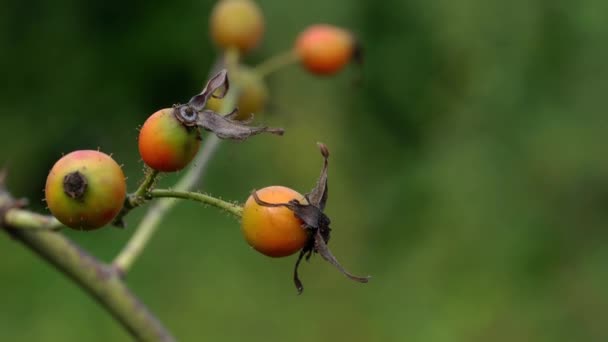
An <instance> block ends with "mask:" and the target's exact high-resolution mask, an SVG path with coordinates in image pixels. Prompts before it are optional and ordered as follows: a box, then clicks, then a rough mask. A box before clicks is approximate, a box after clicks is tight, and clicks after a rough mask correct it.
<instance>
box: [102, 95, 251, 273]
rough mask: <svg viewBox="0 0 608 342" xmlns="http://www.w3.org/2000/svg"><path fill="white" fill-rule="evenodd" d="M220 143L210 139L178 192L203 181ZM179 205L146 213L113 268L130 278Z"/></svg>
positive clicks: (161, 204)
mask: <svg viewBox="0 0 608 342" xmlns="http://www.w3.org/2000/svg"><path fill="white" fill-rule="evenodd" d="M239 93H240V89H239V87H238V85H236V86H235V87H233V88H232V89H231V90H230V91H229V92H228V94H227V95H226V97H225V98H224V101H223V102H222V108H221V112H222V113H227V112H230V111H231V110H232V109H233V108H234V107H235V106H236V102H237V98H238V94H239ZM219 145H220V139H219V138H218V137H217V136H216V135H209V136H207V141H206V142H205V145H204V147H203V149H202V150H201V151H200V152H199V153H198V155H197V156H196V157H195V158H194V160H193V161H192V165H193V166H192V167H191V168H190V170H188V172H187V173H186V174H185V175H184V176H183V177H182V178H181V179H180V181H179V182H178V183H177V184H176V185H175V187H174V189H175V190H177V191H189V190H192V189H193V188H195V187H196V186H197V184H198V182H199V180H200V179H201V178H202V177H203V175H204V171H205V170H206V168H207V166H208V165H209V161H210V160H211V158H212V157H213V155H214V154H215V152H216V151H217V149H218V147H219ZM175 204H176V200H175V199H174V198H163V199H160V200H159V201H157V202H156V203H154V204H153V205H152V206H150V208H149V209H148V211H147V212H146V214H145V216H144V218H143V219H142V221H141V223H140V224H139V226H138V227H137V229H136V231H135V233H134V234H133V236H132V237H131V239H130V240H129V241H128V242H127V244H126V245H125V247H124V248H123V249H122V251H120V253H119V254H118V256H116V258H115V259H114V262H113V265H114V266H115V267H116V268H118V269H119V270H121V272H122V273H123V274H126V273H127V272H128V271H129V269H130V268H131V266H133V263H134V262H135V260H136V259H137V258H138V257H139V255H140V254H141V253H142V252H143V250H144V248H145V247H146V245H147V244H148V243H149V241H150V239H151V238H152V236H153V235H154V233H155V232H156V230H157V229H158V226H159V224H160V222H161V221H162V219H163V218H164V217H165V215H166V214H167V213H168V212H169V211H170V210H171V209H173V207H174V206H175Z"/></svg>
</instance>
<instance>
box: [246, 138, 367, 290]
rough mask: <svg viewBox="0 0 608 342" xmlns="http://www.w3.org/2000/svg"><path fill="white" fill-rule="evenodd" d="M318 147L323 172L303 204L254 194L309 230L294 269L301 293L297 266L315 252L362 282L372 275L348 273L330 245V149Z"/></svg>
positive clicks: (301, 285)
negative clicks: (327, 212)
mask: <svg viewBox="0 0 608 342" xmlns="http://www.w3.org/2000/svg"><path fill="white" fill-rule="evenodd" d="M318 146H319V149H320V150H321V155H322V156H323V159H324V162H323V168H322V169H321V175H320V176H319V179H318V181H317V185H316V187H315V188H314V189H313V190H312V191H311V192H310V193H309V194H307V195H305V198H306V203H301V202H300V201H299V200H297V199H292V200H291V201H289V202H287V203H269V202H266V201H263V200H261V199H260V198H259V197H258V195H257V193H256V191H255V190H254V191H253V192H252V193H251V195H252V197H253V199H254V200H255V201H256V203H257V204H258V205H260V206H264V207H271V208H276V207H285V208H288V209H289V210H291V211H292V212H293V213H294V215H295V216H296V217H297V218H299V219H300V220H301V221H302V228H303V229H305V230H307V231H309V232H310V235H309V240H308V242H307V243H306V245H305V246H304V248H302V250H301V251H300V254H299V255H298V259H297V260H296V263H295V266H294V271H293V281H294V284H295V286H296V289H297V290H298V294H299V293H302V291H303V290H304V285H303V284H302V281H301V280H300V277H299V275H298V268H299V266H300V263H301V261H302V259H303V258H306V260H307V261H308V260H309V259H310V257H311V256H312V254H313V253H318V254H320V255H321V257H323V259H325V260H326V261H327V262H329V263H330V264H332V265H333V266H334V267H336V268H337V269H338V270H339V271H340V272H341V273H342V274H344V275H345V276H346V277H348V278H349V279H352V280H354V281H358V282H360V283H367V282H368V281H369V276H368V277H359V276H356V275H353V274H352V273H350V272H348V271H347V270H346V269H345V268H344V267H342V265H341V264H340V263H339V262H338V260H337V259H336V257H335V256H334V255H333V254H332V253H331V250H330V249H329V247H328V246H327V243H328V242H329V238H330V232H331V228H330V227H329V225H330V223H331V220H330V219H329V217H327V215H325V213H324V212H323V209H324V208H325V204H326V202H327V197H328V191H327V168H328V158H329V150H328V149H327V146H325V145H324V144H322V143H319V144H318Z"/></svg>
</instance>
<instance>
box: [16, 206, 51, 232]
mask: <svg viewBox="0 0 608 342" xmlns="http://www.w3.org/2000/svg"><path fill="white" fill-rule="evenodd" d="M4 221H5V222H6V223H7V224H8V225H10V226H11V227H13V228H14V229H24V230H33V231H41V230H59V229H61V227H63V225H62V224H61V222H59V221H58V220H57V219H56V218H54V217H53V216H46V215H40V214H36V213H33V212H31V211H27V210H23V209H10V210H8V211H7V212H6V214H5V215H4Z"/></svg>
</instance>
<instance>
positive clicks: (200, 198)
mask: <svg viewBox="0 0 608 342" xmlns="http://www.w3.org/2000/svg"><path fill="white" fill-rule="evenodd" d="M149 195H150V197H152V198H165V197H170V198H182V199H189V200H193V201H197V202H201V203H203V204H208V205H211V206H214V207H216V208H219V209H222V210H224V211H226V212H228V213H230V214H232V215H234V216H236V217H237V218H240V217H241V216H242V215H243V208H242V207H241V206H239V205H238V204H234V203H230V202H226V201H224V200H221V199H219V198H216V197H213V196H209V195H205V194H202V193H199V192H191V191H179V190H165V189H156V190H152V191H150V193H149Z"/></svg>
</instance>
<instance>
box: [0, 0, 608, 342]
mask: <svg viewBox="0 0 608 342" xmlns="http://www.w3.org/2000/svg"><path fill="white" fill-rule="evenodd" d="M259 3H260V6H261V7H262V8H263V10H264V12H265V14H266V19H267V34H266V36H265V39H264V42H263V44H262V46H260V48H259V49H257V50H256V51H255V52H254V53H253V54H252V55H250V56H248V57H247V59H246V61H247V63H250V64H252V65H255V64H257V63H259V62H261V61H263V60H264V59H265V58H267V57H268V56H271V55H273V54H275V53H278V52H281V51H283V50H285V49H287V48H289V47H290V46H292V44H293V40H294V37H295V36H296V35H297V33H298V32H299V31H300V30H302V29H303V28H304V27H306V26H307V25H309V24H311V23H317V22H329V23H334V24H337V25H341V26H345V27H349V28H351V29H352V30H353V31H355V32H357V34H358V36H359V37H360V40H361V41H362V43H363V45H364V46H365V52H366V64H365V65H364V67H363V69H362V72H363V80H362V82H361V83H360V84H359V85H353V80H355V79H356V78H357V77H358V75H359V73H358V71H357V69H356V68H349V69H348V70H346V71H344V72H342V73H341V74H340V75H338V76H337V77H332V78H317V77H314V76H311V75H309V74H307V73H306V72H305V71H303V70H302V69H301V68H299V67H298V66H293V67H290V68H287V69H285V70H284V71H281V72H280V73H278V74H276V75H273V76H272V77H271V78H270V79H269V80H268V82H269V86H270V88H271V91H272V105H271V108H270V110H269V111H268V113H264V114H263V115H260V116H258V118H259V119H260V120H262V121H264V122H265V123H269V124H273V125H277V126H282V127H285V128H286V129H287V134H286V135H285V136H284V137H283V138H277V137H274V136H259V137H255V138H252V139H250V140H249V141H247V142H245V143H233V142H227V143H225V144H223V145H222V146H221V148H220V150H219V152H218V154H217V155H216V158H215V159H214V161H213V163H212V164H211V166H210V168H209V172H208V174H207V176H206V177H205V179H204V182H203V185H202V190H204V191H207V192H210V193H212V194H214V195H217V196H221V197H222V198H225V199H230V200H238V201H241V202H243V201H244V200H245V199H246V197H247V195H248V193H249V191H250V190H251V189H253V188H260V187H263V186H267V185H273V184H281V185H286V186H290V187H292V188H295V189H298V190H300V191H302V192H306V191H308V190H309V189H310V188H312V186H313V185H314V182H315V180H316V177H317V175H318V172H319V169H320V167H321V159H320V156H319V153H318V151H317V148H316V147H315V142H317V141H323V142H325V143H326V144H327V145H328V146H329V147H330V149H331V152H332V158H331V165H330V184H331V192H330V201H329V204H328V208H327V212H328V214H329V215H330V217H331V218H332V223H333V228H334V235H333V239H332V241H331V244H330V246H331V247H332V249H333V251H334V253H335V254H336V255H337V256H338V258H339V259H340V260H341V262H342V263H343V264H344V265H345V266H346V267H347V268H349V269H350V270H351V271H353V272H354V273H359V274H371V275H372V276H373V279H372V281H371V282H370V283H369V284H367V285H361V284H358V283H354V282H351V281H349V280H347V279H345V278H344V277H343V276H342V275H341V274H339V273H338V272H336V271H335V270H334V269H333V268H332V267H331V266H330V265H329V264H327V263H325V262H323V261H322V260H321V259H320V258H319V257H316V258H314V259H313V260H312V262H311V263H309V264H303V267H302V268H301V274H302V278H303V281H304V284H305V286H306V290H305V292H304V293H303V294H302V295H301V296H297V295H296V291H295V289H294V287H293V285H292V281H291V272H292V267H293V263H294V261H295V257H290V258H284V259H269V258H266V257H264V256H261V255H260V254H258V253H256V252H254V251H253V250H251V249H250V248H249V247H248V246H247V245H246V243H245V242H244V240H243V238H242V237H241V233H240V231H239V224H238V222H236V221H235V220H234V219H233V218H231V217H228V216H227V215H225V214H221V213H218V212H217V211H216V210H214V209H212V208H203V207H202V206H200V205H198V204H195V203H187V202H185V203H183V204H181V205H180V206H179V207H178V208H177V209H176V210H174V211H173V212H171V214H170V215H169V216H168V217H167V218H166V221H165V223H164V224H163V227H162V229H161V230H160V231H159V233H158V234H157V235H156V236H155V237H154V239H153V241H152V243H151V244H150V245H149V248H148V249H147V250H146V252H145V254H144V255H143V257H142V258H141V259H140V260H138V262H137V263H136V265H135V268H134V270H133V271H132V273H131V274H130V275H129V278H128V283H129V285H130V286H131V287H132V288H133V290H134V291H135V292H136V293H137V294H139V295H140V296H141V297H142V299H143V301H144V302H145V303H147V305H149V307H150V308H151V309H152V310H153V311H154V312H155V313H157V314H158V316H159V317H160V319H161V320H163V321H164V322H165V323H166V325H167V326H168V327H169V328H170V329H171V330H172V331H173V333H174V334H175V335H176V336H177V337H178V339H180V340H182V341H203V340H210V341H243V340H247V341H251V342H253V341H294V342H295V341H307V342H310V341H318V342H323V341H343V340H346V341H425V342H426V341H606V340H608V326H607V325H606V317H608V292H607V289H608V231H607V228H608V210H607V209H608V157H607V155H606V142H607V140H606V137H607V136H608V119H607V116H606V107H607V104H608V102H607V100H606V99H607V96H606V95H607V93H606V92H607V90H608V84H607V83H608V82H607V80H608V72H607V68H606V61H608V48H607V47H606V46H607V45H606V41H607V39H608V2H606V1H603V0H584V1H579V2H574V1H566V0H551V1H548V0H547V1H544V0H535V1H524V0H515V1H509V2H502V1H482V0H465V1H447V0H438V1H432V2H429V1H422V0H404V1H365V0H360V1H353V0H332V1H321V0H308V1H299V2H293V1H279V0H260V1H259ZM0 4H1V6H0V7H1V8H0V69H1V70H2V71H1V75H2V82H0V162H1V163H2V164H5V165H7V166H8V167H9V168H10V170H11V177H10V180H9V184H10V187H11V190H12V191H13V192H14V194H16V195H22V196H27V197H29V198H30V199H32V202H33V207H34V208H35V209H36V210H39V211H44V205H43V203H42V202H41V201H40V200H41V199H42V196H43V194H42V189H43V186H44V181H45V178H46V174H47V171H48V170H49V168H50V167H51V166H52V164H53V163H54V161H55V160H56V159H58V157H59V156H60V155H61V153H64V152H69V151H71V150H75V149H81V148H97V147H100V148H101V149H102V150H103V151H106V152H111V153H113V154H114V157H115V158H116V159H117V160H118V161H119V162H120V163H123V164H124V170H125V172H126V174H128V176H129V181H128V182H129V187H130V188H131V189H133V188H134V187H135V186H136V184H137V182H138V181H139V180H140V179H141V174H142V167H143V164H142V162H141V160H140V159H139V157H138V153H137V141H136V137H137V131H136V129H137V127H138V126H139V125H141V123H142V122H143V121H144V120H145V118H146V117H147V116H148V115H149V114H151V113H152V112H154V111H155V110H157V109H159V108H162V107H167V106H170V105H171V104H173V103H177V102H184V101H186V100H187V99H188V98H189V97H190V96H191V95H192V94H194V93H195V92H196V91H198V90H200V88H201V87H202V85H203V84H204V81H205V79H206V77H207V72H208V70H209V68H210V67H211V65H212V64H213V62H214V60H215V58H216V56H217V51H216V49H215V48H214V46H213V45H212V44H211V43H210V41H209V39H208V26H207V25H208V24H207V19H208V14H209V12H210V8H211V6H212V5H213V2H211V1H188V0H176V1H171V2H153V1H141V0H140V1H127V2H125V1H116V0H104V1H101V0H90V1H70V0H57V1H52V2H51V1H40V0H34V1H17V0H12V1H9V0H3V1H2V2H0ZM178 176H179V174H178V175H176V176H167V177H165V178H164V179H163V184H164V185H170V184H172V183H173V182H174V181H175V179H176V177H178ZM144 212H145V210H143V209H142V210H138V211H136V212H134V213H133V214H132V215H131V216H129V223H130V229H126V230H119V229H114V228H108V229H103V230H98V231H94V232H89V233H81V232H74V231H65V234H67V235H68V236H69V237H70V238H72V239H74V240H76V241H77V242H78V243H79V244H82V245H83V246H84V247H85V248H87V249H88V250H90V251H91V253H93V254H94V255H96V256H98V257H100V258H101V259H103V260H106V261H109V260H111V259H112V257H113V256H114V255H115V254H116V253H117V252H118V251H119V250H120V248H121V246H122V245H123V244H124V243H125V241H126V240H127V239H128V238H129V236H130V235H131V234H132V232H133V228H134V227H135V226H136V224H137V222H138V220H139V218H140V217H141V215H142V214H143V213H144ZM129 339H130V338H129V336H128V335H127V334H126V333H125V332H124V331H123V330H121V328H120V327H119V326H118V325H117V324H116V323H115V322H114V321H113V319H112V318H110V317H109V316H108V315H107V314H106V313H105V312H104V311H103V310H102V309H100V308H99V307H98V306H97V305H96V303H95V302H94V301H93V300H91V299H90V298H89V297H88V296H86V295H85V294H84V293H83V292H82V291H81V290H80V289H79V288H78V287H76V286H75V285H74V284H72V283H71V282H70V281H68V280H66V279H65V278H64V277H63V276H62V275H60V274H59V273H57V272H56V271H55V270H54V269H52V268H50V267H49V266H48V265H47V264H46V263H44V262H42V261H41V260H39V259H38V258H37V257H35V256H34V255H33V254H32V253H30V252H29V251H28V250H26V249H24V248H23V247H22V246H21V245H20V244H18V243H15V242H13V241H11V240H10V238H9V237H8V236H7V235H0V340H2V341H128V340H129Z"/></svg>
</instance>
